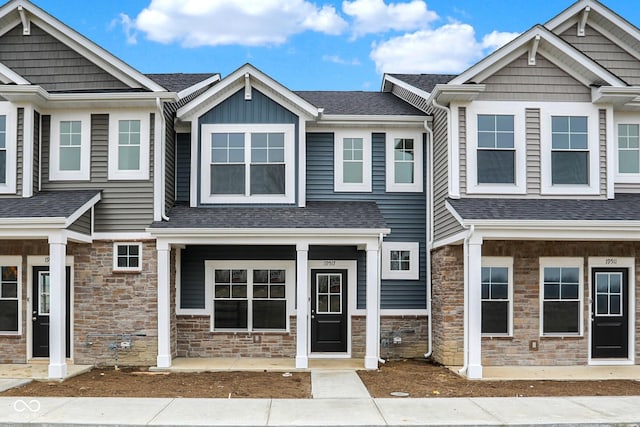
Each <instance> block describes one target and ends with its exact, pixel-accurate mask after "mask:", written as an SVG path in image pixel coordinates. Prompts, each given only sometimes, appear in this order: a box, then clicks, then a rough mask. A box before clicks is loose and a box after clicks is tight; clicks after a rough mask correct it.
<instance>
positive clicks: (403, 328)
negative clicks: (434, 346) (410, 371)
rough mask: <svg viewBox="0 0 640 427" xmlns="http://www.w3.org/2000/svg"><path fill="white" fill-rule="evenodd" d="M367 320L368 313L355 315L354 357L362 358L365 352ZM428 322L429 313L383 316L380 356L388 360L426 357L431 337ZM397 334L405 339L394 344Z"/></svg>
mask: <svg viewBox="0 0 640 427" xmlns="http://www.w3.org/2000/svg"><path fill="white" fill-rule="evenodd" d="M366 321H367V318H366V317H365V316H352V317H351V357H354V358H362V357H364V355H365V346H366ZM427 322H428V317H427V316H414V315H406V316H382V317H381V318H380V337H381V341H382V342H381V343H380V357H381V358H383V359H386V360H394V359H415V358H421V357H424V354H425V353H426V352H427V350H428V348H427V347H428V339H429V326H428V323H427ZM394 336H399V337H400V338H401V340H402V342H401V343H399V344H393V337H394ZM387 343H388V345H386V344H387Z"/></svg>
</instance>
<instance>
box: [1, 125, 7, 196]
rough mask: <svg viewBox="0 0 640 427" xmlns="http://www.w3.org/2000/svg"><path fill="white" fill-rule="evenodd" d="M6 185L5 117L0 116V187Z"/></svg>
mask: <svg viewBox="0 0 640 427" xmlns="http://www.w3.org/2000/svg"><path fill="white" fill-rule="evenodd" d="M6 183H7V116H4V115H0V185H2V184H6Z"/></svg>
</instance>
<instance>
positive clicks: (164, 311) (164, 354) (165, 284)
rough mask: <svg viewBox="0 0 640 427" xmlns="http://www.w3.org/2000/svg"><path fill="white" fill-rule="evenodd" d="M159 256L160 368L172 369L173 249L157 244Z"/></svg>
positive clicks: (158, 361) (158, 359)
mask: <svg viewBox="0 0 640 427" xmlns="http://www.w3.org/2000/svg"><path fill="white" fill-rule="evenodd" d="M156 250H157V255H158V357H157V360H156V364H157V366H158V368H169V367H171V287H170V283H171V280H170V278H169V274H170V273H169V271H170V270H169V264H170V261H171V259H170V256H171V247H170V245H169V244H168V243H166V242H161V241H158V242H157V243H156Z"/></svg>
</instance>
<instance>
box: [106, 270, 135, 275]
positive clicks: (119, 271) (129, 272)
mask: <svg viewBox="0 0 640 427" xmlns="http://www.w3.org/2000/svg"><path fill="white" fill-rule="evenodd" d="M112 273H113V274H140V273H142V270H112Z"/></svg>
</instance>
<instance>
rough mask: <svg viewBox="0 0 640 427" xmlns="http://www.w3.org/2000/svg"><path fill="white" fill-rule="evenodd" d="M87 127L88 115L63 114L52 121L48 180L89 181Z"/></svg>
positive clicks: (89, 121) (89, 150) (88, 128)
mask: <svg viewBox="0 0 640 427" xmlns="http://www.w3.org/2000/svg"><path fill="white" fill-rule="evenodd" d="M90 124H91V117H90V115H89V114H87V113H78V114H74V113H64V114H56V115H53V116H52V117H51V150H50V165H49V179H50V180H52V181H55V180H61V181H88V180H89V177H90V162H91V159H90V158H89V157H90V154H91V141H90Z"/></svg>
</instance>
